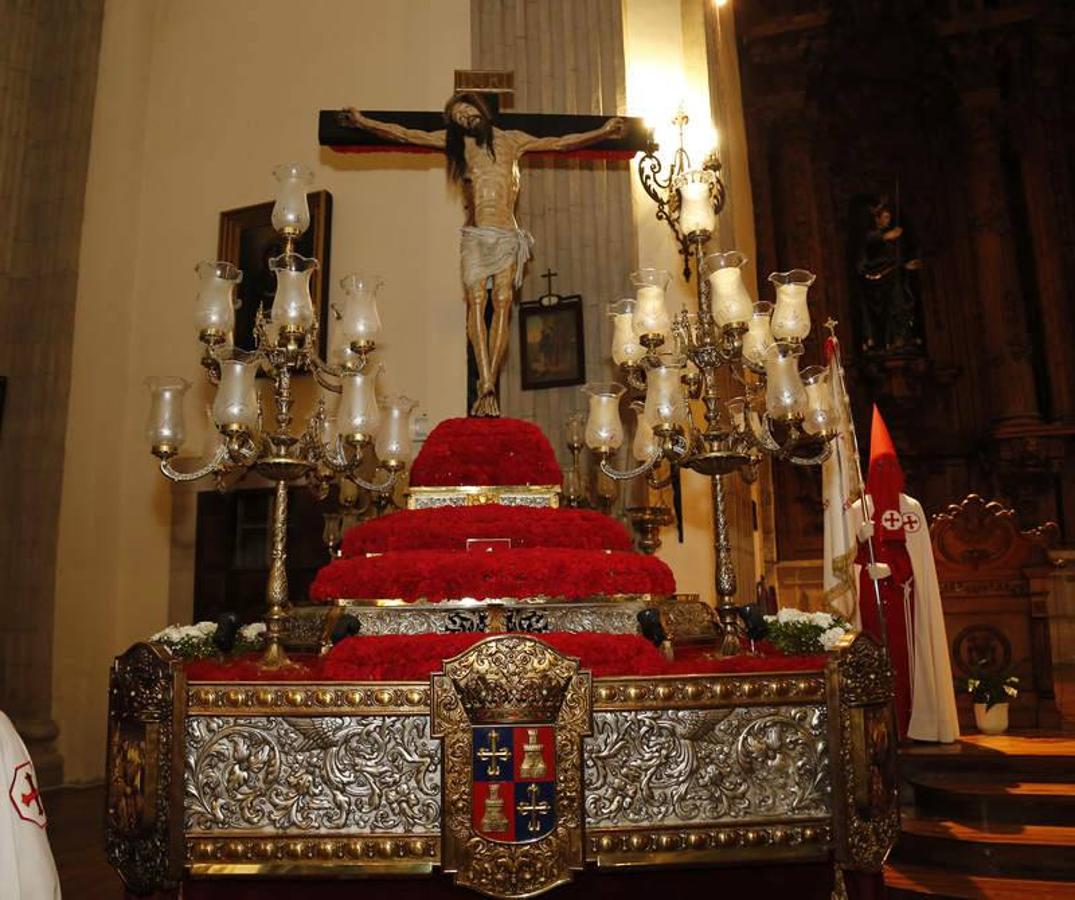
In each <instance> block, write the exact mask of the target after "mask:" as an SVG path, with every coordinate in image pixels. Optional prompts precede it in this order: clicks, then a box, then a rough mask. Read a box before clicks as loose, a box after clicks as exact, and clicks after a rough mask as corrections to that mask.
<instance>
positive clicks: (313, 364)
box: [310, 355, 343, 394]
mask: <svg viewBox="0 0 1075 900" xmlns="http://www.w3.org/2000/svg"><path fill="white" fill-rule="evenodd" d="M310 371H311V372H312V373H313V376H314V381H316V382H317V383H318V384H319V385H320V386H321V387H323V388H324V389H325V390H326V391H332V392H333V393H334V394H341V393H343V387H342V386H341V385H340V382H339V378H340V375H341V374H342V373H341V371H340V368H339V367H338V366H332V365H329V364H328V363H327V362H325V361H324V360H323V359H321V357H319V356H316V355H313V356H311V357H310ZM333 379H336V380H335V381H334V380H333Z"/></svg>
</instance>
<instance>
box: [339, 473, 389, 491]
mask: <svg viewBox="0 0 1075 900" xmlns="http://www.w3.org/2000/svg"><path fill="white" fill-rule="evenodd" d="M385 471H386V473H387V477H386V478H385V480H384V481H382V482H381V483H380V484H375V483H373V482H369V481H365V480H363V479H362V478H360V477H359V476H358V475H348V476H347V477H348V478H350V479H351V481H353V482H354V483H355V484H357V485H358V486H359V487H360V488H362V489H363V490H367V491H369V492H370V493H372V494H390V493H391V492H392V490H393V488H395V486H396V482H398V481H399V476H400V472H399V471H392V470H387V469H386V470H385Z"/></svg>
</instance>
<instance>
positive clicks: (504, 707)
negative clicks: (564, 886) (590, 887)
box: [432, 635, 590, 898]
mask: <svg viewBox="0 0 1075 900" xmlns="http://www.w3.org/2000/svg"><path fill="white" fill-rule="evenodd" d="M432 712H433V716H432V718H433V735H434V736H436V737H440V738H442V739H443V742H444V744H443V754H444V824H443V828H442V833H443V836H444V844H443V863H444V868H445V869H446V870H447V871H451V872H455V873H456V875H455V880H456V883H457V884H459V885H462V886H465V887H471V888H474V889H475V890H478V891H481V892H483V893H486V894H490V895H493V896H497V897H506V898H512V897H530V896H534V895H536V894H539V893H542V892H544V891H547V890H549V889H550V888H552V887H555V886H556V885H558V884H561V883H563V882H565V881H568V880H569V879H570V877H571V870H572V869H577V868H581V867H582V864H583V846H582V825H583V818H582V817H583V811H582V737H583V735H585V734H588V733H589V731H590V676H589V674H588V673H580V672H579V671H578V661H577V660H573V659H570V658H568V657H564V656H561V655H560V654H558V653H557V652H556V651H555V650H553V649H552V648H550V647H548V646H547V645H545V644H542V643H541V642H540V641H537V640H535V639H534V638H530V637H524V636H522V635H505V636H502V637H493V638H489V639H488V640H485V641H482V642H481V643H479V644H476V645H475V646H474V647H472V648H470V649H469V650H468V651H466V652H465V653H463V654H461V655H460V656H457V657H455V658H453V659H450V660H448V661H446V662H445V664H444V672H443V674H440V675H434V676H433V711H432ZM497 722H510V723H514V722H525V723H527V724H528V725H534V726H540V725H541V724H542V723H545V724H546V727H547V726H548V725H549V724H551V725H552V726H553V729H554V735H555V736H554V752H553V756H552V761H553V764H554V772H555V774H554V778H553V782H552V783H553V792H554V793H553V797H554V803H553V804H551V806H552V807H553V809H554V813H553V816H554V819H553V822H552V825H551V830H548V831H547V832H546V833H544V834H543V835H542V836H540V837H538V838H537V839H533V840H525V839H522V838H520V840H519V841H515V842H509V841H506V840H505V841H500V840H493V839H491V838H488V837H485V836H483V835H482V834H481V833H479V831H478V829H477V828H476V827H475V825H474V822H475V812H474V802H475V793H476V791H475V787H474V768H475V765H474V760H475V758H477V757H476V754H475V747H474V728H473V727H472V726H473V724H475V723H485V724H489V723H497ZM494 751H495V747H494Z"/></svg>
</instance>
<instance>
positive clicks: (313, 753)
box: [184, 715, 441, 837]
mask: <svg viewBox="0 0 1075 900" xmlns="http://www.w3.org/2000/svg"><path fill="white" fill-rule="evenodd" d="M186 733H187V741H186V778H185V785H186V788H185V798H184V799H185V807H186V828H187V831H188V832H196V833H197V834H196V835H195V836H197V837H207V836H209V834H210V833H216V834H220V835H222V836H223V835H226V834H227V832H229V831H242V832H244V833H249V832H250V831H264V832H268V833H272V832H281V833H286V834H289V835H294V834H295V833H296V832H299V833H302V832H306V833H309V834H318V835H320V834H326V833H327V834H335V835H340V834H343V835H346V834H349V833H350V834H361V835H370V834H384V835H390V834H430V833H435V832H436V831H437V830H438V829H439V827H440V815H441V807H440V788H441V778H440V758H439V755H438V753H437V752H436V749H437V748H436V745H435V744H434V743H433V742H432V741H430V739H429V720H428V719H427V718H426V717H425V716H387V715H373V716H339V717H336V716H332V717H329V716H265V717H248V716H240V717H236V716H199V717H191V718H189V719H188V720H187V728H186Z"/></svg>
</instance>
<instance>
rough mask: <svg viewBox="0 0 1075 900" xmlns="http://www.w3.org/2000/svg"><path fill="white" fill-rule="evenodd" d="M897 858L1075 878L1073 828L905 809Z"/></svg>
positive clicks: (980, 871)
mask: <svg viewBox="0 0 1075 900" xmlns="http://www.w3.org/2000/svg"><path fill="white" fill-rule="evenodd" d="M894 861H898V862H903V863H910V864H912V865H921V864H925V865H931V866H942V867H948V868H949V869H951V870H955V871H958V872H962V873H967V874H975V875H993V876H1014V877H1019V878H1038V879H1052V880H1058V881H1064V880H1071V881H1075V828H1064V827H1058V826H1052V825H1021V824H1006V823H991V824H988V825H981V824H979V825H971V824H966V823H962V822H955V821H952V820H950V819H929V818H925V817H923V816H921V815H918V814H906V813H905V814H904V816H903V820H902V825H901V834H900V840H899V843H898V844H897V845H896V849H895V851H894Z"/></svg>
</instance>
